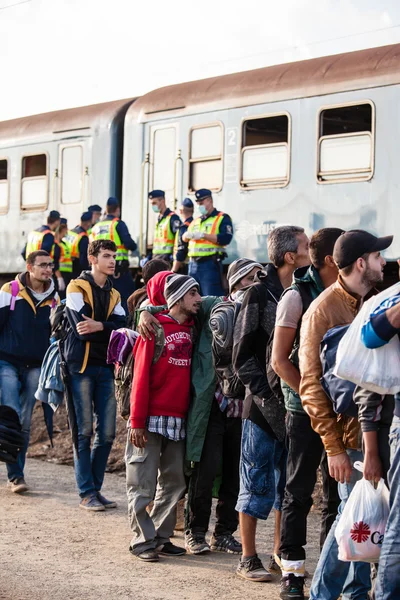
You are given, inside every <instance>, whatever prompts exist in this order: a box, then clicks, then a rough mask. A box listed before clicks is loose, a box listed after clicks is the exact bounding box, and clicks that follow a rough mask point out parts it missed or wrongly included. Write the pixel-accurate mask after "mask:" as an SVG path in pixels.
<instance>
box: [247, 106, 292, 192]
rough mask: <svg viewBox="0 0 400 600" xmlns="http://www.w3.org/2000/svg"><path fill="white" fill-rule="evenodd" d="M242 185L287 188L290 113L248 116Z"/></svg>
mask: <svg viewBox="0 0 400 600" xmlns="http://www.w3.org/2000/svg"><path fill="white" fill-rule="evenodd" d="M241 168H242V176H241V187H243V188H258V187H283V186H285V185H287V184H288V183H289V176H290V115H288V114H287V113H285V114H279V115H268V116H262V117H256V118H254V119H246V120H245V121H244V122H243V128H242V167H241Z"/></svg>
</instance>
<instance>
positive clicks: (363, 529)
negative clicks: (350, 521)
mask: <svg viewBox="0 0 400 600" xmlns="http://www.w3.org/2000/svg"><path fill="white" fill-rule="evenodd" d="M350 533H351V539H352V540H354V541H355V542H357V544H361V542H366V541H367V539H368V538H369V536H370V535H371V530H370V528H369V525H367V524H366V523H363V522H362V521H360V522H359V523H354V525H353V529H350Z"/></svg>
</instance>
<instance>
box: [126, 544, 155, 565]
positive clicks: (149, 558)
mask: <svg viewBox="0 0 400 600" xmlns="http://www.w3.org/2000/svg"><path fill="white" fill-rule="evenodd" d="M129 552H130V553H131V554H133V556H134V557H135V558H138V559H139V560H142V561H143V562H158V561H159V560H160V559H159V558H158V554H157V552H156V551H155V550H154V549H153V548H150V550H143V552H139V554H137V553H136V552H135V551H134V550H133V548H131V547H129Z"/></svg>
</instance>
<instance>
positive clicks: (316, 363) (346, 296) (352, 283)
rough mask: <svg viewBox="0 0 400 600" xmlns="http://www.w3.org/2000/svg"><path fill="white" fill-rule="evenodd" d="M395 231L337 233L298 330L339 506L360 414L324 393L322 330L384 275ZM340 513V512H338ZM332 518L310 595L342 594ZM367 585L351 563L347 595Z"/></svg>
mask: <svg viewBox="0 0 400 600" xmlns="http://www.w3.org/2000/svg"><path fill="white" fill-rule="evenodd" d="M392 240H393V236H387V237H383V238H377V237H375V236H374V235H372V234H370V233H368V232H366V231H362V230H353V231H348V232H346V233H344V234H343V235H341V236H340V237H339V238H338V239H337V241H336V243H335V246H334V250H333V259H334V261H335V263H336V264H337V267H338V269H339V275H338V279H337V281H336V283H334V284H333V285H331V286H330V287H329V288H327V289H326V290H325V291H323V292H322V294H320V295H319V296H318V298H316V300H314V301H313V302H312V303H311V305H310V307H309V309H308V310H307V312H306V313H305V315H304V316H303V321H302V327H301V334H300V351H299V364H300V373H301V380H300V387H299V392H300V398H301V401H302V405H303V408H304V410H305V411H306V413H307V414H308V415H309V417H310V419H311V425H312V427H313V429H314V430H315V431H316V432H317V433H318V435H319V436H320V437H321V439H322V443H323V445H324V447H325V451H326V453H327V456H328V467H329V473H330V475H331V476H332V477H334V478H335V479H336V481H338V482H339V487H338V490H339V496H340V499H341V501H342V502H341V510H340V513H341V512H342V511H343V508H344V506H345V504H346V502H347V500H348V498H349V495H350V493H351V491H352V489H353V488H354V485H355V483H356V482H357V480H358V479H361V477H362V474H361V473H359V472H358V471H356V470H355V469H353V464H354V462H355V461H357V460H360V461H362V460H363V454H362V451H361V435H360V427H359V423H358V419H357V418H356V417H349V416H347V415H337V414H336V413H335V412H334V410H333V405H332V402H331V400H330V399H329V398H328V396H327V395H326V394H325V392H324V390H323V388H322V385H321V382H320V378H321V375H322V367H321V361H320V344H321V341H322V339H323V337H324V335H325V334H326V332H327V331H328V330H329V329H331V328H332V327H336V326H337V325H346V324H348V323H351V322H352V321H353V320H354V318H355V316H356V315H357V313H358V311H359V309H360V306H361V304H362V301H363V298H364V297H365V296H366V295H367V294H368V292H370V291H371V289H372V288H373V287H374V286H375V285H376V284H377V283H379V282H381V281H382V280H383V268H384V266H385V263H386V261H385V259H384V258H383V257H382V256H381V251H383V250H386V249H387V248H388V247H389V246H390V244H391V243H392ZM338 518H339V517H338ZM337 522H338V520H337V519H336V521H335V522H334V523H333V525H332V527H331V530H330V532H329V534H328V537H327V538H326V541H325V544H324V546H323V548H322V552H321V556H320V559H319V562H318V566H317V569H316V571H315V574H314V578H313V581H312V585H311V590H310V600H336V599H337V598H338V597H339V596H340V594H341V593H342V590H343V586H344V584H345V582H346V579H347V576H348V573H349V568H350V563H348V562H343V561H340V560H339V559H338V545H337V542H336V538H335V529H336V525H337ZM370 587H371V582H370V567H369V565H368V563H362V562H353V563H352V578H351V580H348V581H347V583H346V587H345V590H343V591H344V593H345V595H346V597H352V598H353V597H354V598H356V597H357V598H366V597H367V595H368V591H369V589H370Z"/></svg>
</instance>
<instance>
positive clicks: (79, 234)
mask: <svg viewBox="0 0 400 600" xmlns="http://www.w3.org/2000/svg"><path fill="white" fill-rule="evenodd" d="M92 219H93V215H92V213H91V212H90V211H87V212H84V213H83V214H82V215H81V222H80V225H77V226H76V227H74V229H71V230H70V231H68V233H67V235H66V236H65V237H64V240H63V241H64V242H67V243H68V244H69V247H70V254H71V261H72V277H71V279H76V278H77V277H79V275H80V274H81V273H82V271H87V270H88V269H89V261H88V255H87V252H88V247H89V233H88V232H89V229H90V228H91V226H92Z"/></svg>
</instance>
